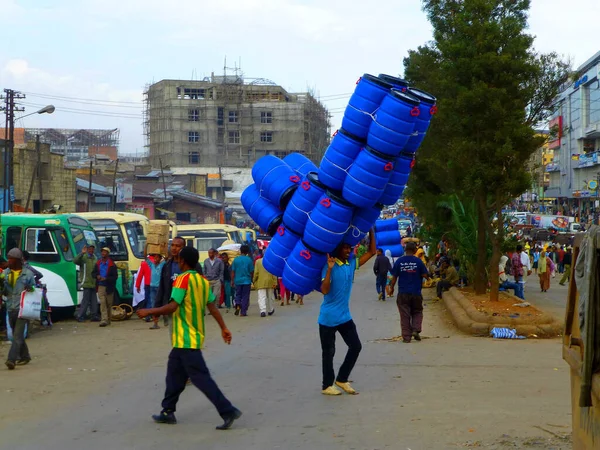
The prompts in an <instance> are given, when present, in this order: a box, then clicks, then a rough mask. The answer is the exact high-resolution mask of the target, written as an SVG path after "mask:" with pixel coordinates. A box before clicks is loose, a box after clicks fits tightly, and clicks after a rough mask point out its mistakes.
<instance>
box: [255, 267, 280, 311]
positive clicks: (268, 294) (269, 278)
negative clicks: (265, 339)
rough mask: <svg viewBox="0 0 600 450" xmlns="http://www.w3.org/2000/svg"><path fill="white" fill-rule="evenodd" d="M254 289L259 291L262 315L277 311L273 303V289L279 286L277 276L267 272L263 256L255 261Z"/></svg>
mask: <svg viewBox="0 0 600 450" xmlns="http://www.w3.org/2000/svg"><path fill="white" fill-rule="evenodd" d="M252 283H253V284H254V289H256V290H257V291H258V308H259V309H260V317H267V314H269V315H270V316H272V315H273V313H274V312H275V306H274V303H273V289H275V287H276V286H277V277H276V276H275V275H272V274H270V273H269V272H267V269H265V268H264V266H263V260H262V258H260V259H257V260H256V262H255V263H254V278H253V279H252Z"/></svg>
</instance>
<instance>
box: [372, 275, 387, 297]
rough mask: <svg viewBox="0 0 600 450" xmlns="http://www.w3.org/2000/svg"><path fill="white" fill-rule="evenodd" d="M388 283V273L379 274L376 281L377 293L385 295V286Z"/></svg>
mask: <svg viewBox="0 0 600 450" xmlns="http://www.w3.org/2000/svg"><path fill="white" fill-rule="evenodd" d="M386 285H387V273H386V274H385V275H377V281H376V282H375V286H376V287H377V293H378V294H381V293H382V292H383V295H384V297H385V287H386Z"/></svg>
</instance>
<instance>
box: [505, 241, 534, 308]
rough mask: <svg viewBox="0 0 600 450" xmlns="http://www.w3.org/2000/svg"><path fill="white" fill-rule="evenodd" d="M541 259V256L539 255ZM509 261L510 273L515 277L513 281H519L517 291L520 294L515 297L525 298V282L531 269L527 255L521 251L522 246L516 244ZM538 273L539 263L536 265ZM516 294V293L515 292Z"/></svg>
mask: <svg viewBox="0 0 600 450" xmlns="http://www.w3.org/2000/svg"><path fill="white" fill-rule="evenodd" d="M540 259H541V256H540ZM510 261H511V270H512V275H513V277H514V278H515V282H516V283H519V293H520V294H521V296H519V295H517V297H519V298H521V299H523V300H524V299H525V283H526V280H527V275H531V269H530V268H529V266H528V265H527V264H528V263H529V256H527V254H526V253H525V252H523V246H522V245H520V244H519V245H517V251H516V252H514V253H513V254H512V257H511V259H510ZM538 273H539V265H538ZM515 295H516V294H515Z"/></svg>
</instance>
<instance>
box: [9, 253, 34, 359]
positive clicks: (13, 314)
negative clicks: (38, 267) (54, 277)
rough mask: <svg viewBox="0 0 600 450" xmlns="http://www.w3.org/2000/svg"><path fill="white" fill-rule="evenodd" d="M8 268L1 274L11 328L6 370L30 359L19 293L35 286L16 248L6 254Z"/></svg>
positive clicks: (25, 321)
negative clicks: (20, 315) (21, 315)
mask: <svg viewBox="0 0 600 450" xmlns="http://www.w3.org/2000/svg"><path fill="white" fill-rule="evenodd" d="M6 257H7V259H8V269H6V270H5V271H4V272H3V273H2V275H3V278H4V287H3V289H2V294H3V295H4V297H5V299H6V310H7V313H8V325H9V326H10V328H11V329H12V343H11V345H10V350H9V351H8V357H7V358H6V362H5V364H6V367H8V370H14V369H15V366H17V365H20V366H24V365H25V364H29V362H30V361H31V355H30V354H29V348H28V347H27V343H26V342H25V330H26V328H27V325H28V324H29V320H25V319H19V310H20V308H21V294H22V293H23V291H31V290H33V287H34V286H35V278H34V275H33V272H31V270H29V269H27V268H26V267H24V266H23V252H22V251H21V250H19V249H18V248H13V249H11V250H10V251H9V252H8V254H7V255H6Z"/></svg>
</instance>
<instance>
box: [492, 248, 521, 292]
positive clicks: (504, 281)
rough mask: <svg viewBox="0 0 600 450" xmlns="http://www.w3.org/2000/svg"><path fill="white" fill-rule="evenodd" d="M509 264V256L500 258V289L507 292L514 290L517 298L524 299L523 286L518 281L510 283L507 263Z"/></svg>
mask: <svg viewBox="0 0 600 450" xmlns="http://www.w3.org/2000/svg"><path fill="white" fill-rule="evenodd" d="M507 262H508V256H506V255H502V256H501V257H500V263H499V264H498V279H499V281H500V289H501V290H503V291H506V290H508V289H512V290H513V291H514V292H515V297H519V298H520V299H523V292H522V289H521V286H522V285H521V284H520V283H517V282H516V281H510V280H509V279H508V276H507V275H506V263H507Z"/></svg>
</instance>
